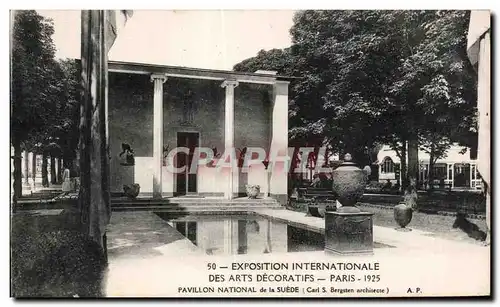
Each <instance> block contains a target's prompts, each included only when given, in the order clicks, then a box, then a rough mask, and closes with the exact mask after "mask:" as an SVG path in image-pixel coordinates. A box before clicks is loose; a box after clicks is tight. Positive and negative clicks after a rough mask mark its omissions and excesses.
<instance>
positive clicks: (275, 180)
mask: <svg viewBox="0 0 500 307" xmlns="http://www.w3.org/2000/svg"><path fill="white" fill-rule="evenodd" d="M288 84H289V82H287V81H276V83H275V84H274V86H273V92H274V94H273V97H274V102H273V115H272V120H273V122H272V140H271V152H272V154H271V155H272V157H271V159H276V158H275V156H276V153H277V155H278V156H279V158H278V159H276V160H278V161H279V160H282V159H283V157H285V156H286V155H287V154H288ZM287 167H288V163H286V162H273V161H271V167H270V172H271V180H270V181H271V182H270V194H271V195H270V196H271V197H273V198H275V199H277V200H278V201H279V203H280V204H282V205H286V201H287V195H288V169H287Z"/></svg>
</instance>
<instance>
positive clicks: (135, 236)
mask: <svg viewBox="0 0 500 307" xmlns="http://www.w3.org/2000/svg"><path fill="white" fill-rule="evenodd" d="M490 19H491V16H490V11H487V10H484V11H481V10H477V11H466V10H444V11H436V10H293V11H292V10H67V11H64V10H16V11H11V23H10V26H11V29H10V34H11V39H10V62H11V80H10V82H11V83H10V88H11V99H10V106H11V120H10V129H11V134H10V148H11V184H12V186H11V199H12V202H11V207H10V208H11V233H10V249H11V275H10V279H11V297H14V298H28V297H30V298H33V297H34V298H42V297H45V298H51V297H69V298H75V299H78V298H85V297H100V298H104V297H129V298H130V297H134V298H136V297H157V298H158V297H160V298H162V297H163V298H172V297H175V298H207V297H218V298H231V297H259V298H274V297H282V298H298V297H300V298H318V297H321V298H348V297H362V298H365V297H377V298H379V297H383V298H392V297H411V298H422V297H458V296H460V297H464V296H465V297H490V296H491V248H490V242H491V234H490V229H491V222H490V208H491V204H490V199H491V173H490V172H491V171H490V152H491V150H490V140H491V137H490V116H491V114H490V112H491V111H490V102H491V96H490V83H491V82H490V81H491V69H490V68H491V55H490V52H491V45H490V44H491V40H492V38H491V30H490V28H491V26H490Z"/></svg>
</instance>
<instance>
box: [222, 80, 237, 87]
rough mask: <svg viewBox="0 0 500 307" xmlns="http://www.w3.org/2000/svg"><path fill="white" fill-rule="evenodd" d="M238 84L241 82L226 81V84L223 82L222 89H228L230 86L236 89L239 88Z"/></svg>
mask: <svg viewBox="0 0 500 307" xmlns="http://www.w3.org/2000/svg"><path fill="white" fill-rule="evenodd" d="M238 84H239V82H238V81H236V80H224V82H222V84H221V85H220V86H221V87H228V86H230V87H232V88H235V87H237V86H238Z"/></svg>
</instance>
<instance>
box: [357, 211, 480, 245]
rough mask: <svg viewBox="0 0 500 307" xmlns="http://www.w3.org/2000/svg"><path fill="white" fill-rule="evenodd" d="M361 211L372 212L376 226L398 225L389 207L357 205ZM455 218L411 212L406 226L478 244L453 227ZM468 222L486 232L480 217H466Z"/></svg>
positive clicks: (441, 236)
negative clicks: (411, 214) (411, 215)
mask: <svg viewBox="0 0 500 307" xmlns="http://www.w3.org/2000/svg"><path fill="white" fill-rule="evenodd" d="M358 207H359V208H360V209H362V210H363V211H368V212H372V213H373V224H374V225H377V226H383V227H390V228H397V227H399V226H398V224H397V223H396V221H395V220H394V211H393V210H390V209H382V208H374V207H371V206H358ZM455 220H456V217H455V216H445V215H438V214H429V213H422V212H413V218H412V220H411V222H410V224H409V225H408V226H407V227H408V228H414V229H418V230H422V231H427V232H432V233H433V234H434V235H435V236H436V237H440V238H443V239H450V240H458V241H463V242H469V243H477V244H480V241H478V240H476V239H474V238H471V237H469V235H468V234H467V233H465V232H464V231H463V230H461V229H459V228H453V224H454V222H455ZM467 220H468V221H469V222H471V223H473V224H475V225H477V226H478V228H479V231H483V232H486V222H485V220H480V219H471V218H468V219H467Z"/></svg>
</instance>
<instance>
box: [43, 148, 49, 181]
mask: <svg viewBox="0 0 500 307" xmlns="http://www.w3.org/2000/svg"><path fill="white" fill-rule="evenodd" d="M47 167H48V155H47V153H46V152H43V153H42V186H43V187H46V188H47V187H48V186H49V178H48V170H47Z"/></svg>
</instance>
